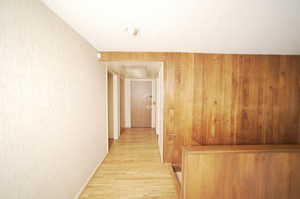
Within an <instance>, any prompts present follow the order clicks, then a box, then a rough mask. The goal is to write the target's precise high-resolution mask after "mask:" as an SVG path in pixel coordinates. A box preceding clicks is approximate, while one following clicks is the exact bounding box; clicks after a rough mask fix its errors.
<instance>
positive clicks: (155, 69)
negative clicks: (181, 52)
mask: <svg viewBox="0 0 300 199" xmlns="http://www.w3.org/2000/svg"><path fill="white" fill-rule="evenodd" d="M104 63H106V66H107V68H108V70H109V71H110V72H113V73H117V74H119V75H120V76H121V77H124V78H129V79H153V78H157V77H158V73H159V71H160V67H161V66H162V64H161V62H143V61H122V62H104Z"/></svg>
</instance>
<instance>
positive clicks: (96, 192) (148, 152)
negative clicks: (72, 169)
mask: <svg viewBox="0 0 300 199" xmlns="http://www.w3.org/2000/svg"><path fill="white" fill-rule="evenodd" d="M102 198H103V199H120V198H121V199H141V198H143V199H176V189H175V186H174V183H173V181H172V176H171V173H170V171H169V168H168V166H167V165H164V164H162V163H161V161H160V156H159V151H158V145H157V143H156V135H155V134H154V132H153V131H152V130H151V129H141V128H135V129H127V130H126V131H125V132H124V133H123V134H122V135H121V137H120V139H119V141H117V142H114V143H113V144H112V147H111V149H110V153H109V154H108V156H107V157H106V159H105V160H104V162H103V163H102V165H101V166H100V168H99V169H98V171H97V172H96V174H95V175H94V177H93V178H92V179H91V181H90V182H89V184H88V186H87V187H86V189H85V190H84V191H83V193H82V195H81V196H80V199H102Z"/></svg>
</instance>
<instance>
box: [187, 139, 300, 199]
mask: <svg viewBox="0 0 300 199" xmlns="http://www.w3.org/2000/svg"><path fill="white" fill-rule="evenodd" d="M299 169H300V146H299V145H263V146H257V145H254V146H253V145H243V146H235V145H218V146H197V147H185V148H184V152H183V170H182V177H183V178H182V193H181V195H182V197H181V198H182V199H198V198H209V199H220V198H222V199H233V198H243V199H286V198H289V199H296V198H299V195H300V190H299V183H300V174H299V172H298V171H299ZM297 187H298V188H297Z"/></svg>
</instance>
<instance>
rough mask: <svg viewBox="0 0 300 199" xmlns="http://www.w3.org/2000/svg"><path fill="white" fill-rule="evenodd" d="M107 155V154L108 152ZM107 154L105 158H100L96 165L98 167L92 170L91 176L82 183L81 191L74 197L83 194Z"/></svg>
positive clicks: (76, 197) (75, 198) (77, 198)
mask: <svg viewBox="0 0 300 199" xmlns="http://www.w3.org/2000/svg"><path fill="white" fill-rule="evenodd" d="M106 156H107V154H106ZM106 156H105V157H104V158H103V160H100V161H99V162H98V164H97V166H96V168H94V170H93V171H92V173H91V174H90V176H89V177H88V178H87V179H86V181H85V183H84V184H83V185H82V187H81V188H80V191H79V192H78V193H77V194H76V195H75V197H74V199H79V197H80V195H81V194H82V192H83V191H84V189H85V188H86V186H87V185H88V183H89V181H90V180H91V179H92V177H93V176H94V175H95V173H96V171H97V169H98V168H99V167H100V166H101V164H102V162H103V161H104V160H105V158H106Z"/></svg>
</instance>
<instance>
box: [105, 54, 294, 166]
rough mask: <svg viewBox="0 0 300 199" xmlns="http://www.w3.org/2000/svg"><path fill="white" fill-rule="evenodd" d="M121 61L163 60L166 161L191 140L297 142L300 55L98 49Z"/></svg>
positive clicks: (178, 159) (178, 158) (175, 157)
mask: <svg viewBox="0 0 300 199" xmlns="http://www.w3.org/2000/svg"><path fill="white" fill-rule="evenodd" d="M122 60H137V61H162V62H164V87H165V88H164V89H165V101H164V160H165V161H166V162H172V163H174V164H179V163H180V162H181V147H182V146H188V145H195V144H205V145H207V144H208V145H209V144H285V143H286V144H288V143H297V142H298V143H300V56H275V55H272V56H271V55H223V54H199V53H135V52H103V53H102V58H101V61H122ZM195 141H197V143H196V142H195Z"/></svg>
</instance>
